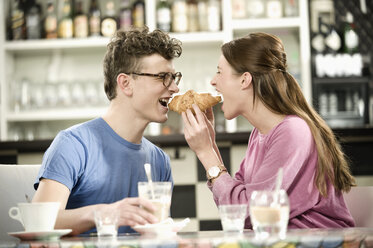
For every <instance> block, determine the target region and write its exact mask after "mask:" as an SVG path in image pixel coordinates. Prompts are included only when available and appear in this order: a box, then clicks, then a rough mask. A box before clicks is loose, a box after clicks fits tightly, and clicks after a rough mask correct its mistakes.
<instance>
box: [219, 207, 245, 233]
mask: <svg viewBox="0 0 373 248" xmlns="http://www.w3.org/2000/svg"><path fill="white" fill-rule="evenodd" d="M219 214H220V219H221V224H222V226H223V230H224V231H225V232H238V233H242V232H243V229H244V226H245V219H246V216H247V204H230V205H219Z"/></svg>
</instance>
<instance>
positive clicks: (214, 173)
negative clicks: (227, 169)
mask: <svg viewBox="0 0 373 248" xmlns="http://www.w3.org/2000/svg"><path fill="white" fill-rule="evenodd" d="M219 172H220V169H219V167H217V166H214V167H211V168H210V169H209V170H208V173H209V176H210V177H217V176H218V175H219Z"/></svg>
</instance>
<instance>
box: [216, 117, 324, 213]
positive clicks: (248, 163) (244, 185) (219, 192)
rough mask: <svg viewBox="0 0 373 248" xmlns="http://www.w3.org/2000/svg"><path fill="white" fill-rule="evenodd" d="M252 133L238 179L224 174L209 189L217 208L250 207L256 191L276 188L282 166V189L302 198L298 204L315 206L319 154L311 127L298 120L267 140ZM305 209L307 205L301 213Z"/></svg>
mask: <svg viewBox="0 0 373 248" xmlns="http://www.w3.org/2000/svg"><path fill="white" fill-rule="evenodd" d="M253 134H254V135H256V136H254V137H250V142H249V146H248V150H247V153H246V157H245V159H244V161H243V162H242V164H241V166H240V170H239V171H238V172H237V174H236V176H235V178H232V177H231V176H230V175H229V174H223V175H222V176H220V177H219V178H218V179H217V180H215V182H214V184H213V185H212V186H211V187H210V189H211V190H212V192H213V195H214V199H215V201H216V203H217V205H220V204H227V203H247V204H249V200H250V197H251V193H252V192H253V191H254V190H271V189H273V188H274V185H275V181H276V175H277V171H278V169H279V168H280V167H283V169H284V178H283V183H282V186H281V187H282V188H283V189H285V190H286V191H287V192H288V194H292V197H293V196H295V198H296V200H298V199H303V200H302V201H300V202H297V203H296V204H300V205H301V204H306V205H310V206H311V205H313V204H315V201H317V200H318V198H317V195H318V194H314V192H315V187H314V185H313V181H314V173H315V165H316V164H315V159H316V162H317V153H316V154H315V146H314V140H313V136H312V134H311V131H310V129H309V127H308V125H307V124H306V123H305V122H304V121H303V120H302V119H300V118H296V119H291V121H290V120H285V121H283V122H282V123H280V124H279V125H278V126H276V127H275V128H274V129H273V130H271V132H270V133H269V134H267V135H266V136H265V137H260V134H259V133H258V132H255V133H253ZM311 154H312V156H311ZM241 178H243V180H241ZM309 196H312V197H311V198H310V197H309ZM289 198H290V197H289ZM293 206H294V205H293ZM294 207H295V208H297V206H294ZM304 208H307V206H303V207H302V208H301V209H299V211H302V210H303V209H304ZM294 214H296V213H294Z"/></svg>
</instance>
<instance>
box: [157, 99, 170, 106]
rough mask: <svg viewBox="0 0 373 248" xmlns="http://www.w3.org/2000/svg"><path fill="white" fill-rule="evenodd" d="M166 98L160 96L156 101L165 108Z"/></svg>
mask: <svg viewBox="0 0 373 248" xmlns="http://www.w3.org/2000/svg"><path fill="white" fill-rule="evenodd" d="M168 100H169V99H166V98H162V99H159V100H158V101H159V103H160V104H161V105H162V106H163V107H166V108H167V104H168Z"/></svg>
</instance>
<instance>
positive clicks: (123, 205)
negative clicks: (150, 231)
mask: <svg viewBox="0 0 373 248" xmlns="http://www.w3.org/2000/svg"><path fill="white" fill-rule="evenodd" d="M110 205H111V207H113V208H114V210H116V211H118V213H119V220H118V225H119V226H135V225H145V224H148V223H151V224H153V223H156V222H158V221H159V220H158V219H157V218H156V217H155V216H154V215H153V214H152V213H154V211H155V208H154V206H153V204H152V203H151V202H150V201H149V200H146V199H143V198H138V197H128V198H124V199H123V200H120V201H117V202H115V203H113V204H110ZM149 211H150V212H149Z"/></svg>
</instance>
